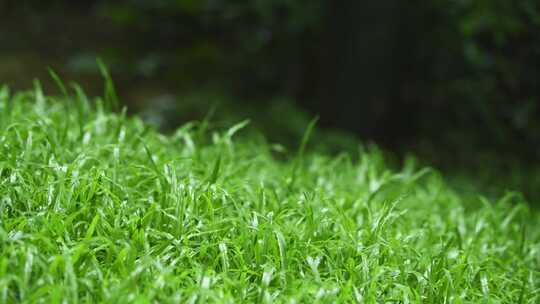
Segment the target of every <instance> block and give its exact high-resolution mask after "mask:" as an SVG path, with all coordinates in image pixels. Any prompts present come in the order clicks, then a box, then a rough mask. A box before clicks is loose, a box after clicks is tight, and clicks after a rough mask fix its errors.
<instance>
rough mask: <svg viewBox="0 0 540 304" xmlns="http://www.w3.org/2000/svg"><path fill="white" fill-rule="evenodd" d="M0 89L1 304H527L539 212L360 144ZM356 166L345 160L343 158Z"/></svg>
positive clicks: (539, 247)
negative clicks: (177, 123)
mask: <svg viewBox="0 0 540 304" xmlns="http://www.w3.org/2000/svg"><path fill="white" fill-rule="evenodd" d="M65 92H66V93H65V96H64V97H49V96H45V95H44V94H43V93H42V91H41V89H40V88H39V85H37V84H36V89H35V90H34V91H29V92H19V93H16V94H10V93H9V91H8V89H7V88H5V87H4V88H3V89H1V90H0V302H1V303H16V302H26V303H34V302H36V303H77V302H81V303H90V302H105V303H115V302H116V303H185V302H186V303H205V302H228V303H237V302H285V303H302V302H322V303H335V302H360V303H375V302H379V303H382V302H385V303H419V302H421V303H537V302H538V301H539V300H540V296H539V293H540V289H539V288H540V287H539V286H540V284H539V280H540V277H539V271H540V267H539V266H540V231H539V229H538V226H539V224H540V217H539V216H538V213H537V212H536V211H531V210H530V209H529V208H528V207H527V205H526V204H525V203H524V202H523V200H522V199H521V196H520V195H518V194H512V193H509V194H508V195H506V196H504V197H502V198H501V199H500V200H498V201H487V200H486V199H484V198H482V196H481V194H480V193H479V194H478V195H477V196H476V195H475V196H470V195H467V196H465V195H462V194H460V193H458V192H456V191H455V190H453V189H451V188H450V187H449V186H448V185H447V184H446V183H445V181H444V179H443V177H442V176H441V175H440V174H439V173H437V172H436V171H434V170H431V169H418V168H415V165H414V161H412V160H408V161H406V162H405V164H404V165H403V168H402V169H401V170H397V171H393V170H390V169H389V168H388V167H387V166H386V165H385V163H384V159H383V157H382V156H381V153H379V152H377V150H376V149H373V148H371V149H360V151H359V154H358V156H356V155H355V157H351V156H350V155H348V154H341V155H338V156H332V157H331V156H326V155H323V154H318V153H316V152H313V151H310V149H309V145H307V142H308V139H309V136H308V135H309V128H308V131H306V136H305V140H304V141H303V142H302V144H301V148H300V149H299V152H297V153H288V154H285V155H282V154H280V155H279V157H276V154H278V153H281V152H279V151H280V150H281V149H278V146H276V145H273V144H271V143H268V142H266V140H265V139H264V138H263V137H262V136H259V137H253V136H249V137H247V136H243V135H242V134H241V133H242V128H249V126H246V123H240V124H238V125H235V126H232V127H231V128H229V129H224V130H214V129H212V128H209V124H208V122H207V121H202V122H194V123H191V124H187V125H184V126H182V127H181V128H179V129H177V130H176V131H175V132H174V133H173V134H171V135H168V136H165V135H161V134H159V133H157V132H155V131H154V130H153V129H151V128H149V127H148V126H147V125H145V124H144V123H143V122H141V120H139V119H137V118H128V117H126V115H125V114H122V113H123V112H121V111H119V112H117V113H116V114H115V113H113V112H112V111H110V109H109V108H111V107H113V105H114V104H115V103H116V102H115V98H116V97H115V96H114V94H112V93H113V92H112V93H111V92H109V94H108V95H107V97H106V98H105V99H104V100H96V101H94V100H93V101H89V100H88V98H86V97H85V95H84V93H83V91H82V90H80V89H79V88H78V87H76V86H75V90H72V89H69V88H68V89H66V90H65ZM353 159H354V160H353Z"/></svg>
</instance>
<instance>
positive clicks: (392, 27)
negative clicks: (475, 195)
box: [0, 0, 540, 205]
mask: <svg viewBox="0 0 540 304" xmlns="http://www.w3.org/2000/svg"><path fill="white" fill-rule="evenodd" d="M98 57H99V58H101V59H102V60H103V61H104V62H105V63H106V64H107V65H108V66H109V68H110V70H111V73H112V75H113V79H114V80H115V83H116V85H117V89H118V93H119V95H120V98H121V100H122V101H123V103H124V104H126V105H127V106H128V108H129V111H130V112H131V113H138V114H140V115H141V116H143V117H144V118H145V119H146V120H148V121H150V122H152V123H155V124H156V125H157V126H159V127H160V128H161V129H162V130H163V131H164V132H167V131H168V130H172V129H173V128H175V127H176V126H178V125H181V124H182V123H185V122H186V121H190V120H194V119H195V120H197V119H199V120H200V119H202V118H203V117H205V116H207V115H210V114H212V118H211V121H212V122H213V123H214V125H215V126H217V127H219V126H227V125H230V124H231V123H234V122H238V121H239V120H242V119H244V118H251V120H252V124H253V125H254V126H255V127H256V128H258V129H260V130H262V132H264V133H265V134H266V135H267V136H268V138H269V139H270V140H271V141H274V142H279V143H281V144H283V145H284V146H285V147H295V146H296V145H297V144H298V142H299V141H300V139H299V138H300V137H301V136H302V134H303V132H304V130H305V127H306V125H307V124H308V122H309V120H310V119H311V118H312V117H314V116H315V115H319V117H320V120H319V122H318V127H319V129H318V130H317V133H316V135H315V138H314V139H313V141H312V143H313V144H314V145H316V146H318V147H319V148H320V149H323V150H326V151H327V152H329V153H337V152H340V151H353V152H354V151H357V149H358V147H357V146H358V144H357V143H358V142H357V141H358V140H360V141H361V142H364V143H367V142H374V143H376V144H377V145H378V146H380V147H381V148H382V149H384V150H385V151H388V153H389V154H391V155H406V154H408V153H412V154H414V155H416V156H417V157H418V158H419V159H420V162H421V163H422V164H427V165H434V166H436V167H438V168H440V169H441V170H443V171H445V173H446V174H447V175H448V176H451V178H452V179H453V180H454V181H455V183H456V185H459V186H460V187H462V188H463V189H466V188H467V187H482V188H483V189H484V190H485V191H486V193H494V194H497V195H499V194H500V193H504V191H506V190H518V191H522V192H524V193H525V195H526V196H527V198H528V199H529V200H530V201H531V202H533V203H537V205H540V162H539V159H540V3H539V2H538V1H537V0H520V1H508V0H474V1H473V0H459V1H456V0H432V1H425V0H411V1H399V0H378V1H354V0H343V1H325V0H295V1H290V0H252V1H239V0H236V1H234V0H123V1H121V0H77V1H69V0H63V1H62V0H50V1H28V0H26V1H25V0H0V83H7V84H9V86H10V87H11V88H13V89H28V88H31V87H32V81H33V79H34V78H39V79H40V80H41V81H42V83H43V86H44V87H45V89H46V90H47V91H48V93H51V94H55V93H56V92H57V91H56V89H55V86H54V83H53V81H52V80H51V78H50V77H49V75H48V71H47V68H48V67H51V68H53V69H54V70H55V71H56V72H57V73H58V74H59V75H60V76H61V77H62V78H63V79H64V80H66V81H75V82H78V83H80V84H81V85H82V86H83V87H84V88H85V89H86V90H87V92H88V93H89V94H90V95H101V94H102V93H101V92H102V87H103V80H102V79H101V77H100V74H99V70H98V68H97V65H96V58H98ZM398 158H399V157H398Z"/></svg>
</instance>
